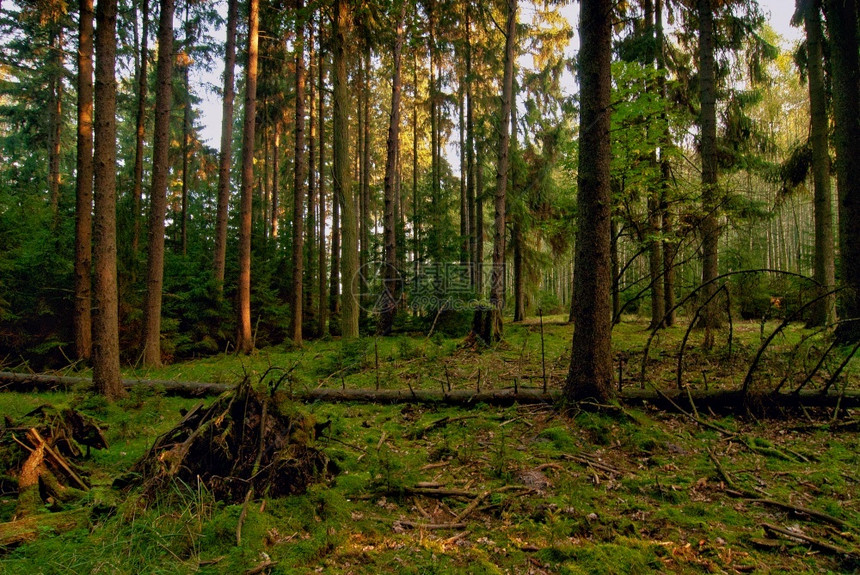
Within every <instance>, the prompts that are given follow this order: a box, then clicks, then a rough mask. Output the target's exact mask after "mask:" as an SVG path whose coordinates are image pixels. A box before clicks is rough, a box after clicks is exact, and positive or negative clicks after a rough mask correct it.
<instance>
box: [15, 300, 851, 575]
mask: <svg viewBox="0 0 860 575" xmlns="http://www.w3.org/2000/svg"><path fill="white" fill-rule="evenodd" d="M543 323H544V325H543V337H541V326H540V322H539V321H538V320H529V321H528V322H526V323H524V324H521V325H508V326H506V334H505V335H506V339H505V342H503V343H502V344H500V345H499V346H496V347H494V348H492V349H475V348H474V346H467V345H463V343H464V342H463V339H462V338H459V339H452V338H448V337H445V336H442V335H438V334H437V335H434V336H432V337H429V338H428V337H426V336H425V335H422V334H416V335H412V336H406V335H403V336H397V337H393V338H379V339H376V338H362V339H360V340H356V341H354V342H350V343H342V342H340V341H338V340H331V341H319V342H311V343H308V344H307V345H306V346H305V348H304V349H302V350H293V349H287V348H284V347H280V348H272V349H265V350H260V351H259V352H257V353H255V354H254V355H253V356H251V357H248V358H239V357H236V356H233V355H222V356H219V357H217V358H207V359H201V360H196V361H190V362H185V363H182V364H176V365H172V366H169V367H166V368H164V369H162V370H156V371H142V370H137V371H129V372H127V375H128V376H129V377H150V378H155V379H177V380H188V381H208V382H223V383H233V382H237V381H239V380H241V379H243V378H244V377H248V378H249V379H250V380H251V381H252V382H254V383H255V384H257V385H258V387H259V388H260V389H261V390H266V389H267V388H268V389H269V391H271V389H272V387H274V385H275V382H277V381H278V380H280V379H281V376H282V375H283V373H284V371H282V370H285V371H286V372H288V373H289V376H288V377H286V378H283V380H282V382H281V383H280V386H279V389H278V391H279V392H280V393H279V394H276V396H277V397H279V398H280V401H282V402H284V403H289V400H288V399H287V397H288V395H289V393H288V392H289V390H290V389H304V388H314V387H317V386H323V387H333V388H340V387H346V388H350V387H355V388H377V387H378V388H380V389H395V388H396V389H402V388H406V387H412V388H413V389H440V388H442V387H444V388H446V389H477V388H478V386H480V387H481V388H482V389H492V388H502V387H512V386H514V385H517V386H524V387H526V386H531V387H540V386H542V385H543V367H544V365H545V366H546V373H547V385H548V387H550V388H558V387H560V386H561V385H562V382H563V379H564V376H565V375H566V372H567V368H568V364H569V350H568V348H569V345H570V337H571V331H570V329H571V328H570V326H568V325H566V324H564V322H563V318H561V317H545V318H543ZM776 327H777V324H775V323H773V322H771V323H768V324H765V325H761V324H759V323H758V322H754V323H753V322H745V323H737V322H736V324H735V326H734V329H733V335H732V343H731V350H730V349H729V343H728V337H727V335H728V334H727V333H721V334H720V337H718V338H717V340H718V341H717V345H716V346H715V347H714V348H713V349H712V350H710V351H707V352H705V351H702V350H701V344H700V340H701V337H702V334H700V333H698V332H696V331H693V332H691V333H692V335H691V337H690V341H689V343H688V346H687V349H686V351H685V359H684V360H683V361H682V362H681V363H682V365H683V367H684V369H683V371H682V372H681V380H682V382H683V383H684V384H685V385H688V386H690V387H691V388H693V389H705V388H708V389H719V388H721V387H722V388H737V386H739V385H740V384H741V382H742V381H743V380H744V378H745V376H746V373H747V371H748V368H749V366H750V365H751V363H752V361H753V358H754V357H755V355H756V353H757V350H758V347H759V345H760V344H761V342H762V341H763V340H764V339H766V338H767V336H768V334H769V333H771V332H772V331H773V330H774V329H775V328H776ZM685 333H686V328H685V327H684V326H680V327H677V328H673V329H671V330H667V331H664V332H661V335H660V336H659V338H658V340H655V342H656V343H655V344H654V345H652V349H651V350H650V352H649V357H651V358H652V360H651V361H650V362H649V365H648V366H647V368H646V377H645V381H646V382H647V385H648V386H651V385H654V386H657V387H662V388H666V389H670V388H672V387H674V386H675V385H676V382H677V379H678V360H677V356H678V350H679V349H680V347H681V343H682V341H683V339H684V335H685ZM648 335H649V332H648V330H647V329H646V326H645V324H643V323H641V322H637V321H633V320H631V321H625V322H624V323H623V324H621V325H620V326H617V327H616V330H615V332H614V334H613V338H614V346H615V350H616V367H618V366H619V365H620V373H622V374H623V376H624V382H625V383H624V384H625V386H633V387H638V386H639V385H640V383H639V379H638V378H639V372H640V364H641V357H642V351H643V349H644V347H645V344H646V342H647V340H648ZM816 338H817V336H814V335H812V334H811V332H808V331H806V330H803V329H801V328H800V327H795V326H792V327H791V328H790V329H788V330H786V331H785V333H783V334H782V335H779V336H778V337H777V338H774V340H773V343H772V344H771V345H770V346H769V347H768V349H767V351H766V352H765V353H764V354H763V355H762V360H761V362H760V367H759V368H757V369H756V370H755V373H754V374H753V379H752V381H753V385H754V386H759V387H760V388H762V389H770V388H773V387H774V386H777V385H779V384H780V383H781V382H782V380H783V378H785V380H786V382H787V383H786V384H784V385H788V386H789V387H787V388H786V389H791V387H790V386H791V385H792V384H793V385H795V386H796V385H799V384H800V382H802V381H803V380H804V379H806V378H805V376H804V375H803V374H804V373H806V372H808V371H809V370H810V369H811V368H812V367H814V366H815V365H816V363H817V355H816V354H818V355H820V354H821V353H823V351H824V350H826V349H827V347H828V346H827V344H826V342H825V341H824V340H819V339H816ZM542 341H543V348H544V352H543V353H541V343H542ZM849 352H850V350H836V351H835V352H833V353H832V355H833V357H830V358H828V359H826V360H825V361H824V362H822V365H823V370H822V371H821V373H820V374H818V375H816V376H815V377H813V378H811V379H810V382H809V383H808V384H807V385H808V386H810V387H820V386H822V385H826V383H827V381H828V380H829V379H830V375H832V373H833V372H835V371H836V370H837V369H838V366H839V365H840V364H841V360H840V357H844V356H845V355H847V353H849ZM840 354H842V355H841V356H840ZM377 358H378V359H377ZM857 363H858V360H856V359H855V360H854V361H853V362H851V363H850V364H849V365H848V366H847V368H846V369H844V370H843V371H842V375H841V377H840V378H839V379H838V380H837V381H836V383H835V385H837V386H838V388H843V386H848V387H849V389H853V388H856V387H860V385H858V384H860V377H858V366H857V365H856V364H857ZM479 382H480V383H479ZM201 402H203V403H207V404H208V403H210V402H211V400H200V399H183V398H177V397H168V396H165V395H164V394H162V393H160V392H159V391H158V390H157V389H145V388H135V389H133V390H132V392H131V394H130V396H129V397H128V398H127V399H124V400H122V401H120V402H117V403H115V404H108V403H106V402H105V401H104V400H103V399H101V398H99V397H96V396H93V395H91V394H88V393H84V392H76V391H69V392H54V393H32V394H23V393H12V392H6V393H2V394H0V413H3V414H4V415H5V416H6V418H7V419H6V423H5V425H6V426H7V427H10V428H11V425H12V424H14V422H16V421H17V420H19V419H21V418H22V417H23V416H24V415H25V414H27V413H28V412H30V411H32V410H33V409H34V408H36V407H39V406H41V405H43V404H46V403H47V404H50V405H52V406H54V407H55V408H57V409H61V408H64V407H73V408H75V409H76V410H78V411H79V412H81V413H84V414H86V415H89V416H90V417H92V418H94V419H95V420H97V421H99V422H101V423H102V425H103V427H104V428H105V435H106V437H107V440H108V442H109V444H110V448H109V449H107V450H94V451H92V453H91V455H90V456H89V457H85V458H82V459H80V460H78V461H77V464H78V465H79V467H80V468H81V469H82V470H83V471H84V472H86V474H87V475H88V477H89V481H90V482H91V484H92V488H91V489H90V490H89V491H87V492H86V493H85V494H83V495H82V496H81V498H80V499H78V500H77V501H74V502H71V503H67V504H65V508H66V509H79V508H82V509H86V510H87V521H86V523H85V524H84V525H83V526H81V527H79V528H77V529H74V530H71V531H66V532H63V533H57V532H54V531H52V529H50V528H47V527H46V528H44V529H42V531H41V533H40V534H39V536H38V538H37V539H36V540H35V541H33V542H31V543H27V544H23V545H19V546H16V547H10V548H8V549H2V548H0V573H9V574H13V573H21V574H24V573H26V574H28V575H29V574H32V573H129V574H131V573H264V572H265V573H316V572H319V573H667V572H672V573H693V572H709V573H751V572H754V573H820V572H833V573H851V572H857V570H858V569H860V472H858V470H860V436H858V434H857V432H858V428H860V425H858V419H857V418H858V415H857V414H856V413H852V411H851V410H846V409H841V410H837V411H836V412H835V413H834V410H833V409H808V410H806V411H805V412H802V413H791V414H785V416H784V417H779V418H772V417H771V418H767V419H762V418H756V417H754V416H743V415H741V414H728V415H726V414H715V413H702V412H700V413H698V414H697V416H698V420H699V421H698V422H696V421H694V420H693V418H692V417H690V416H689V415H684V414H681V413H678V412H666V411H662V410H657V409H655V408H653V407H650V406H648V405H645V406H639V407H629V406H627V407H622V406H614V407H612V408H609V409H604V410H602V411H587V410H578V409H574V410H568V411H562V410H560V409H558V408H557V407H556V406H551V405H529V406H517V405H514V406H508V407H494V406H487V405H476V406H474V407H473V408H471V409H463V408H454V407H443V406H433V405H412V404H406V405H402V404H401V405H375V404H349V403H314V404H307V405H303V406H292V405H290V406H289V407H288V408H286V409H290V410H295V409H299V410H302V411H305V412H307V413H308V414H310V416H311V417H313V418H314V419H315V421H316V422H317V423H318V424H319V425H318V426H317V428H318V429H319V430H320V433H319V434H318V435H317V437H316V438H315V439H312V443H313V444H314V445H315V446H316V447H317V448H319V449H321V450H322V451H323V452H324V453H325V454H326V455H327V456H328V458H330V460H331V461H332V462H334V463H335V464H336V467H337V473H335V474H333V475H332V476H331V477H328V478H323V479H321V481H320V482H319V483H316V484H314V485H312V486H311V487H310V488H309V490H308V491H307V492H306V493H304V494H301V495H295V496H289V497H281V498H267V497H266V496H265V494H262V495H260V496H258V497H257V498H256V499H255V500H254V502H253V504H252V505H250V506H248V508H247V514H246V517H245V519H244V523H243V527H242V530H241V545H237V543H236V530H237V525H238V524H239V522H240V520H239V517H240V515H241V514H242V505H241V504H238V505H233V504H225V503H222V502H217V501H214V499H213V497H212V496H211V494H210V493H209V491H208V490H207V489H206V488H205V486H203V485H197V484H186V483H182V482H179V481H176V482H175V483H174V484H173V485H172V486H171V487H170V493H169V494H168V496H164V497H161V498H157V499H150V500H147V501H142V500H141V495H140V493H139V492H137V491H135V490H132V491H130V492H129V491H125V492H123V491H119V490H117V489H114V488H113V487H112V486H111V485H112V483H113V481H114V479H115V478H116V477H118V476H121V475H122V474H124V473H126V472H127V471H128V470H129V469H130V468H131V466H132V465H133V463H134V462H135V461H137V460H138V459H139V458H141V457H142V456H143V455H144V454H145V453H146V451H147V450H148V449H149V447H150V446H151V445H152V444H153V441H154V440H155V439H156V437H158V436H159V435H160V434H163V433H164V432H166V431H168V430H169V429H170V428H171V427H173V426H174V425H175V424H176V423H177V422H178V421H179V420H180V419H181V418H182V415H181V414H180V410H188V409H190V408H192V407H193V406H194V405H196V404H198V403H201ZM9 433H11V432H8V431H7V430H6V429H0V456H3V455H4V454H7V455H8V453H11V451H10V450H9V449H7V445H8V444H10V443H11V442H10V441H8V438H9ZM4 449H6V451H5V452H4V451H3V450H4ZM18 457H19V460H12V459H13V458H10V457H8V456H6V457H0V522H4V521H9V520H10V519H11V518H12V515H13V513H14V511H15V508H16V495H15V489H14V477H15V475H16V473H17V467H16V466H17V465H20V457H21V454H20V453H19V454H18ZM59 507H62V506H59ZM57 510H58V507H55V508H53V509H52V511H57ZM45 512H46V513H47V512H48V511H47V509H46V510H45Z"/></svg>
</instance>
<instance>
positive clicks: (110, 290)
mask: <svg viewBox="0 0 860 575" xmlns="http://www.w3.org/2000/svg"><path fill="white" fill-rule="evenodd" d="M116 14H117V2H116V0H102V1H100V2H99V3H98V8H97V10H96V34H95V53H96V70H95V73H96V74H95V77H96V81H95V121H94V149H93V164H94V179H93V189H94V194H93V198H94V214H93V224H94V225H93V267H94V270H95V282H94V286H93V288H94V289H93V304H94V310H93V384H94V385H95V388H96V390H97V391H98V392H99V393H101V394H102V395H104V396H105V397H107V398H108V399H109V400H112V399H116V398H119V397H122V396H123V395H125V390H124V388H123V386H122V382H121V381H120V373H119V295H118V293H117V271H116V79H115V77H114V74H115V66H116Z"/></svg>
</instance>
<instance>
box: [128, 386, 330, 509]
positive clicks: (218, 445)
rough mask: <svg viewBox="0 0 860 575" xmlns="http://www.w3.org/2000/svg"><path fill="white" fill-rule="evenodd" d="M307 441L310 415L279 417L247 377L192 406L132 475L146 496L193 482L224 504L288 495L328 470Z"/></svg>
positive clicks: (311, 436) (311, 426) (310, 435)
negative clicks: (209, 402)
mask: <svg viewBox="0 0 860 575" xmlns="http://www.w3.org/2000/svg"><path fill="white" fill-rule="evenodd" d="M313 440H314V423H313V419H312V418H310V417H309V416H304V415H300V414H299V413H298V412H296V413H291V414H287V413H284V412H283V411H282V410H281V408H279V406H278V405H277V404H276V402H275V401H274V400H273V399H272V398H271V397H269V396H268V395H263V394H260V393H258V392H256V391H255V390H254V389H253V388H252V387H251V385H250V384H249V383H248V382H247V380H246V381H245V382H243V383H242V384H240V385H239V386H237V387H236V388H235V390H231V391H228V392H226V393H224V394H222V395H221V396H220V397H219V398H218V399H216V400H215V402H213V403H212V405H210V406H209V407H204V406H203V404H198V405H197V406H196V407H194V408H193V409H192V410H191V411H189V412H188V413H187V414H186V415H185V417H183V419H182V421H180V422H179V423H178V424H177V425H176V426H175V427H174V428H173V429H171V430H170V431H168V432H167V433H165V434H164V435H162V436H161V437H159V438H158V439H157V440H156V441H155V444H154V445H153V446H152V448H150V450H149V451H148V452H147V454H146V455H144V457H143V458H142V459H141V460H140V461H138V462H137V463H136V464H135V466H134V468H133V472H135V473H137V474H139V476H140V479H139V481H140V482H141V483H142V485H143V487H144V491H145V492H146V493H158V492H159V491H161V490H164V489H165V488H167V486H169V485H170V484H171V482H172V481H173V480H181V481H183V482H185V483H186V484H189V485H194V484H197V482H198V481H199V482H201V483H202V484H204V485H205V486H206V487H207V489H208V490H209V491H210V492H211V493H212V495H213V496H214V497H215V499H217V500H219V501H225V502H229V503H240V502H242V501H244V500H246V499H247V498H248V497H250V495H251V494H255V495H257V496H264V497H278V496H284V495H293V494H297V493H302V492H304V491H305V490H306V489H307V487H308V486H309V485H310V484H311V483H313V482H314V481H316V480H318V479H319V478H320V477H321V476H322V475H324V474H325V473H326V472H327V471H329V460H328V458H327V457H326V455H325V454H324V453H323V452H322V451H319V450H318V449H316V448H314V447H313V446H312V443H313Z"/></svg>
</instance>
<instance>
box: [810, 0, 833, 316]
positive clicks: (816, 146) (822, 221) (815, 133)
mask: <svg viewBox="0 0 860 575" xmlns="http://www.w3.org/2000/svg"><path fill="white" fill-rule="evenodd" d="M820 8H821V7H820V4H819V2H817V1H816V0H809V1H807V2H806V3H805V6H804V12H803V23H804V28H805V30H806V53H807V74H808V83H809V109H810V122H811V137H810V142H811V144H812V181H813V189H814V197H815V199H814V205H815V214H814V218H815V258H814V260H815V261H814V270H813V278H814V279H815V281H817V282H818V283H819V284H820V285H821V287H820V289H819V295H821V296H824V294H826V293H827V292H831V291H833V288H834V287H835V285H836V268H835V261H834V253H833V250H834V245H833V207H832V198H831V192H830V151H829V143H828V141H827V132H828V128H829V126H828V119H827V96H826V94H825V91H824V69H823V68H824V66H823V64H824V54H823V49H822V42H823V39H824V35H823V33H822V31H821V9H820ZM810 312H811V313H810V317H809V321H808V322H807V325H808V326H809V327H813V326H820V325H828V324H830V323H832V322H833V321H834V320H835V319H836V296H835V294H831V295H829V296H824V298H823V299H821V300H820V301H819V302H818V303H816V304H815V305H813V307H812V309H811V310H810Z"/></svg>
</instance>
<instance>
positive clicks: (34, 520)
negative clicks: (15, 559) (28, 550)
mask: <svg viewBox="0 0 860 575" xmlns="http://www.w3.org/2000/svg"><path fill="white" fill-rule="evenodd" d="M89 521H90V514H89V511H88V510H86V509H74V510H71V511H60V512H58V513H40V514H38V515H28V516H27V517H24V518H23V519H19V520H17V521H10V522H8V523H0V548H2V547H12V546H15V545H20V544H21V543H28V542H30V541H34V540H35V539H36V538H37V537H39V536H41V535H43V534H45V532H51V531H54V532H56V533H63V532H65V531H71V530H72V529H77V528H78V527H85V526H87V525H89Z"/></svg>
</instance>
